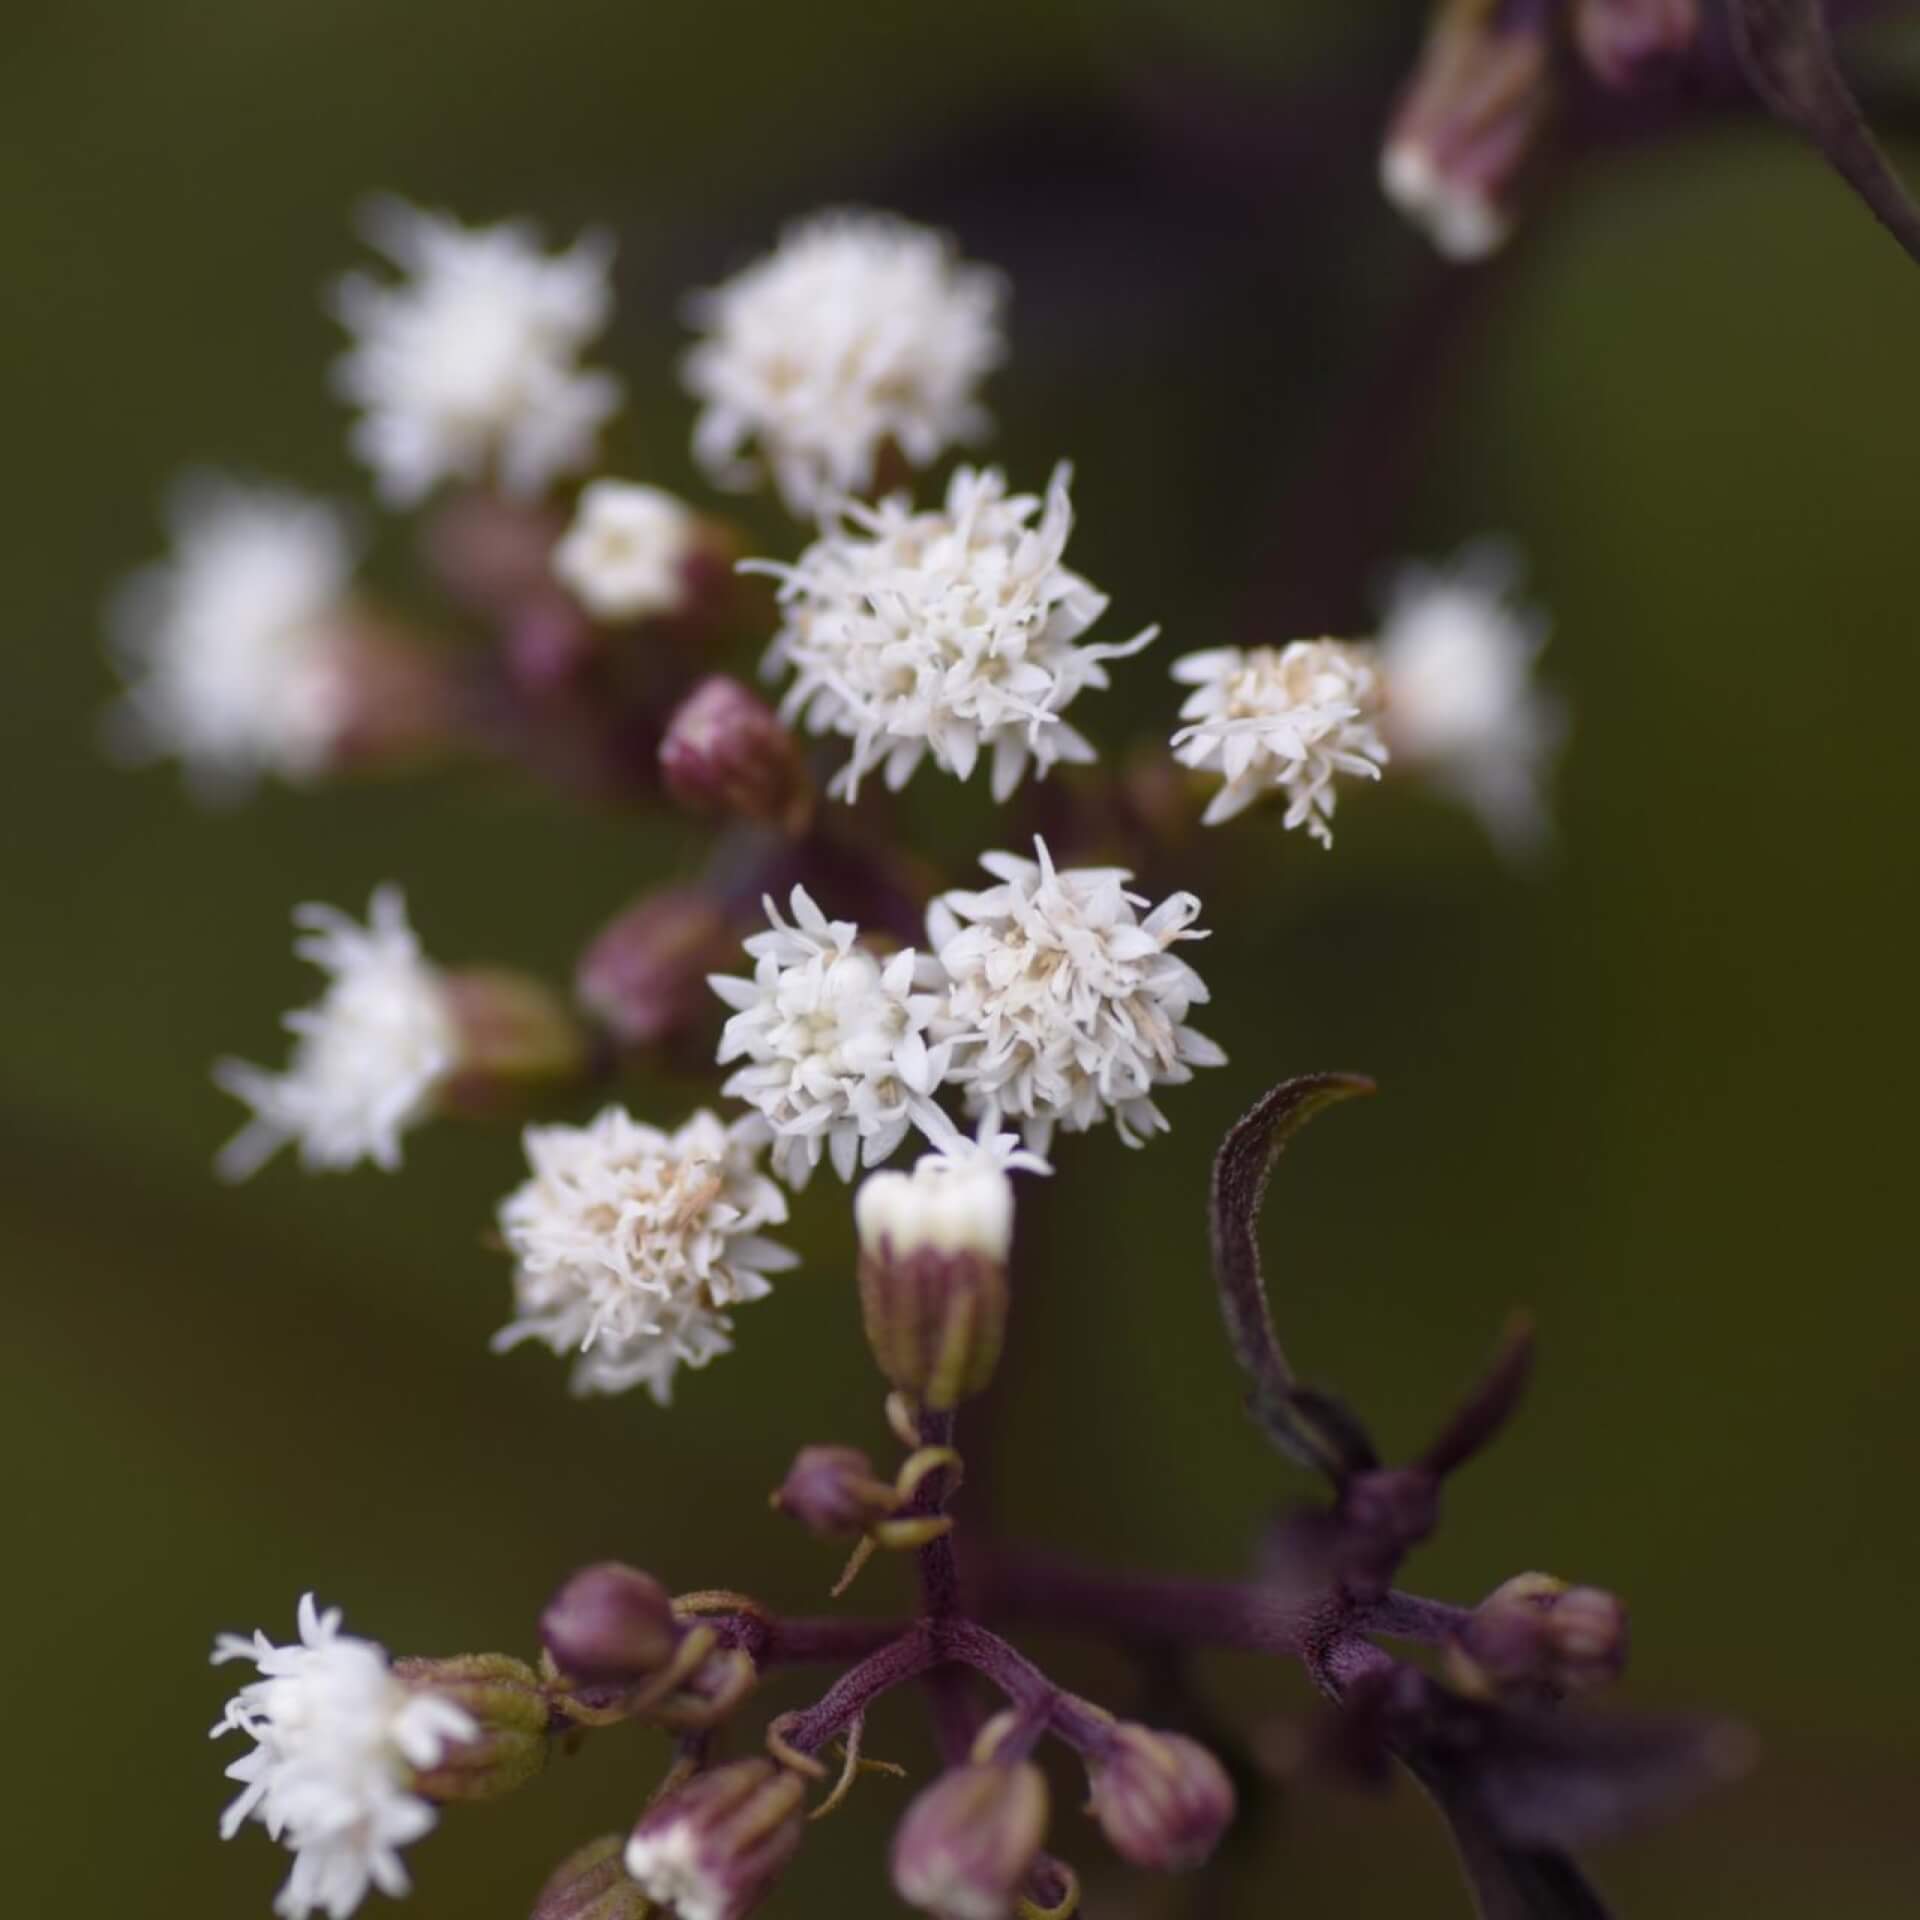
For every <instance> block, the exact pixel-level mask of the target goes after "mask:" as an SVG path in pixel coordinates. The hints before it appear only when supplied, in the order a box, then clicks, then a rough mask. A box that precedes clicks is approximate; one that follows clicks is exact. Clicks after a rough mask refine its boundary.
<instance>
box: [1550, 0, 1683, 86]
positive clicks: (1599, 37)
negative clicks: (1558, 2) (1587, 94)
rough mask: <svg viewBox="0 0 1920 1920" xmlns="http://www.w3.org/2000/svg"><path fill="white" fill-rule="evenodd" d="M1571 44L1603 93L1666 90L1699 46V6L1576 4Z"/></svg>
mask: <svg viewBox="0 0 1920 1920" xmlns="http://www.w3.org/2000/svg"><path fill="white" fill-rule="evenodd" d="M1573 38H1574V44H1575V45H1576V46H1577V47H1578V48H1579V49H1580V57H1581V59H1582V60H1584V61H1585V62H1586V63H1587V67H1588V69H1589V70H1590V71H1591V72H1592V74H1593V77H1594V78H1595V79H1596V80H1598V81H1599V82H1600V84H1601V85H1602V86H1603V87H1611V88H1613V89H1614V90H1615V91H1616V92H1619V93H1635V92H1639V91H1642V90H1644V89H1646V88H1650V87H1658V86H1664V85H1665V84H1667V83H1668V82H1669V81H1671V80H1672V79H1673V78H1674V77H1675V75H1676V74H1677V73H1678V72H1679V70H1680V69H1681V67H1682V66H1684V65H1685V63H1686V60H1687V56H1688V55H1689V54H1690V53H1692V51H1693V50H1694V48H1695V47H1696V46H1697V45H1698V44H1699V40H1700V0H1574V8H1573Z"/></svg>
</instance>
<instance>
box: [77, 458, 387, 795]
mask: <svg viewBox="0 0 1920 1920" xmlns="http://www.w3.org/2000/svg"><path fill="white" fill-rule="evenodd" d="M167 518H168V524H169V531H170V533H171V535H172V542H173V550H172V552H171V554H170V555H169V556H168V558H167V559H165V560H164V561H160V562H157V563H156V564H155V565H153V566H151V567H148V568H147V569H145V570H144V571H143V572H141V573H138V574H136V575H135V576H134V577H133V578H132V579H131V580H130V581H128V582H127V584H126V585H125V586H124V587H123V588H122V589H121V590H120V593H119V594H118V596H117V597H116V598H115V600H114V603H113V606H112V609H111V633H112V641H113V647H114V652H115V654H116V657H117V659H118V662H119V665H120V667H121V670H122V672H123V673H124V674H125V675H126V677H127V680H128V688H127V693H126V696H125V698H124V700H123V701H122V703H121V705H120V706H119V707H118V708H117V709H116V710H115V711H114V713H113V715H112V727H113V735H112V737H113V739H114V742H115V743H116V744H117V745H120V746H123V747H125V748H126V749H127V750H128V751H129V752H130V753H131V754H134V755H150V754H167V755H173V756H176V757H178V759H179V760H180V761H181V762H182V763H183V764H184V765H185V767H186V769H187V771H188V773H189V775H191V776H192V777H193V779H194V780H195V781H196V783H197V784H199V785H201V786H202V787H203V788H205V789H207V790H208V791H209V792H212V793H215V794H218V793H220V792H222V791H232V790H234V789H236V788H244V787H246V786H247V785H249V784H251V782H252V781H253V779H254V778H255V777H256V776H257V775H259V774H262V773H274V774H279V775H281V776H283V777H284V778H286V779H289V780H302V779H307V778H309V777H311V776H312V775H313V774H315V773H317V772H319V771H320V770H321V769H322V768H323V767H324V766H325V765H326V763H327V760H328V758H329V756H330V755H331V753H332V751H333V749H334V746H335V745H336V743H337V741H338V739H339V737H340V733H341V729H342V727H343V725H344V723H345V721H346V718H347V711H348V705H349V694H348V689H347V684H346V679H345V675H344V671H343V663H342V658H341V648H340V629H341V624H342V621H343V618H344V617H345V608H346V603H347V597H348V594H349V592H350V590H351V587H352V584H353V572H354V565H355V561H356V559H357V557H358V556H357V543H356V541H355V538H354V535H353V531H352V528H351V525H350V524H349V522H348V519H347V517H346V515H345V514H343V513H341V512H339V511H338V510H337V509H335V508H333V507H331V506H329V505H327V504H326V503H325V502H324V501H320V500H312V499H308V498H307V497H306V496H305V495H303V494H298V493H293V492H290V491H287V490H285V489H283V488H277V487H264V486H249V485H243V484H241V483H239V482H236V481H232V480H226V479H222V478H220V477H218V476H215V475H210V474H196V475H193V476H190V477H189V478H188V479H187V480H186V481H184V482H183V483H182V484H181V485H180V486H179V487H178V488H177V489H176V490H175V493H174V495H173V498H172V500H171V502H170V503H169V511H168V515H167Z"/></svg>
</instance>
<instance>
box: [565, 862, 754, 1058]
mask: <svg viewBox="0 0 1920 1920" xmlns="http://www.w3.org/2000/svg"><path fill="white" fill-rule="evenodd" d="M738 951H739V946H738V942H737V939H736V937H735V935H734V932H733V929H732V928H731V927H730V926H729V925H728V922H727V917H726V915H725V914H724V913H723V912H722V911H721V909H720V907H719V906H718V904H717V903H716V902H715V901H714V900H713V899H712V898H711V897H710V896H709V895H708V894H706V893H704V892H702V891H701V890H700V889H699V888H697V887H667V888H663V889H662V890H661V891H660V892H658V893H650V894H647V895H645V896H644V897H643V898H641V899H639V900H636V901H635V902H634V903H633V905H632V906H630V907H628V908H627V909H626V910H625V911H624V912H623V913H621V914H620V915H618V917H616V918H615V919H613V920H611V921H609V922H608V923H607V925H606V926H605V927H604V928H603V929H602V930H601V932H600V933H598V934H597V935H596V936H595V937H594V941H593V944H592V945H591V946H590V947H588V949H587V950H586V952H585V953H584V954H583V955H582V956H581V959H580V965H579V968H578V969H577V971H576V972H575V974H574V991H575V993H576V994H577V996H578V997H579V1001H580V1004H581V1006H583V1007H584V1008H585V1009H586V1010H587V1012H588V1013H590V1014H591V1015H593V1017H594V1018H595V1019H596V1020H598V1021H599V1022H600V1023H601V1024H602V1025H603V1026H604V1027H605V1028H606V1029H607V1031H608V1032H609V1033H610V1034H611V1035H612V1036H613V1038H614V1039H615V1040H616V1041H618V1042H619V1043H620V1045H621V1046H623V1047H650V1046H657V1045H659V1044H660V1043H662V1042H664V1041H666V1040H669V1039H671V1038H673V1037H674V1036H675V1035H676V1034H680V1033H683V1032H684V1031H685V1030H686V1029H687V1028H688V1027H689V1026H690V1025H692V1024H695V1023H697V1022H698V1020H699V1019H700V1018H701V1017H702V1016H703V1015H705V1014H706V1012H707V1010H708V1009H709V1007H710V1006H711V1005H712V1001H713V996H712V993H711V991H710V990H709V988H708V986H707V975H708V974H710V973H712V972H714V971H716V970H717V969H720V968H723V967H725V966H726V965H727V964H728V963H729V962H730V961H731V960H732V958H733V956H734V955H735V954H736V953H737V952H738ZM710 1045H711V1042H709V1046H710Z"/></svg>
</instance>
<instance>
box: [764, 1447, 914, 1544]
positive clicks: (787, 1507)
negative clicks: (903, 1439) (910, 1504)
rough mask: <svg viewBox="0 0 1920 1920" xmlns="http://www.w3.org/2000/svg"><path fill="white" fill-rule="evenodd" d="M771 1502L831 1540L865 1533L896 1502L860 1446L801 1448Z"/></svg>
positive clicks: (892, 1507) (804, 1525)
mask: <svg viewBox="0 0 1920 1920" xmlns="http://www.w3.org/2000/svg"><path fill="white" fill-rule="evenodd" d="M773 1504H774V1505H775V1506H776V1507H778V1508H779V1509H780V1511H781V1512H782V1513H790V1514H792V1515H793V1517H794V1518H795V1519H796V1520H798V1521H799V1522H800V1524H801V1525H802V1526H803V1527H805V1528H806V1529H807V1530H808V1531H809V1532H810V1533H817V1534H819V1535H820V1536H821V1537H822V1538H823V1539H833V1538H835V1537H840V1538H850V1537H851V1536H852V1535H854V1534H859V1533H865V1532H866V1530H867V1529H868V1528H869V1527H870V1526H872V1525H873V1523H874V1522H875V1521H876V1520H884V1519H885V1518H886V1517H887V1515H888V1514H890V1513H891V1512H893V1510H894V1509H895V1507H897V1506H898V1505H899V1504H900V1501H899V1496H898V1495H897V1494H896V1493H895V1492H894V1490H893V1488H892V1487H890V1486H889V1485H888V1484H887V1483H886V1482H885V1481H884V1480H881V1479H878V1478H877V1477H876V1476H875V1474H874V1471H873V1462H872V1461H871V1460H869V1459H868V1458H867V1456H866V1455H865V1454H864V1453H862V1452H861V1451H860V1449H859V1448H858V1447H802V1448H801V1449H800V1451H799V1452H798V1453H797V1454H795V1455H794V1458H793V1465H792V1466H791V1467H789V1468H788V1469H787V1477H786V1479H785V1480H783V1481H782V1482H781V1483H780V1490H779V1492H778V1493H776V1494H775V1495H774V1496H773Z"/></svg>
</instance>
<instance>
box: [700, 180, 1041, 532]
mask: <svg viewBox="0 0 1920 1920" xmlns="http://www.w3.org/2000/svg"><path fill="white" fill-rule="evenodd" d="M1004 302H1005V288H1004V286H1003V283H1002V281H1001V279H1000V276H999V275H998V274H996V273H994V272H992V271H991V270H990V269H988V268H985V267H978V266H969V265H965V264H963V263H962V262H961V261H960V259H959V258H958V256H957V254H956V252H955V250H954V245H953V242H952V241H951V240H950V239H948V238H947V237H946V236H945V235H944V234H939V233H933V232H929V231H928V230H927V229H926V228H924V227H917V226H914V225H912V224H911V223H910V222H908V221H905V220H901V219H898V218H896V217H894V216H892V215H888V214H879V213H861V212H851V211H841V212H835V213H823V214H817V215H815V216H814V217H813V218H812V219H809V220H805V221H802V222H800V223H798V224H797V225H794V226H791V227H789V228H788V229H787V230H786V232H785V233H783V234H782V235H781V238H780V244H779V246H778V247H777V248H776V249H775V250H774V251H773V252H772V253H771V254H769V255H767V256H766V257H765V258H764V259H761V260H758V261H756V262H755V263H754V264H753V265H752V266H750V267H748V268H746V269H745V270H744V271H743V272H741V273H739V274H736V275H735V276H734V277H733V278H732V279H731V280H728V281H726V282H725V283H724V284H723V285H721V286H718V287H714V288H711V289H710V290H708V291H706V292H704V293H700V294H696V295H695V296H694V299H693V301H692V303H691V309H690V311H691V316H692V320H693V323H694V325H695V326H696V327H698V328H699V329H700V330H701V332H702V333H703V334H704V336H705V337H704V338H703V339H702V340H700V341H699V342H698V343H697V344H696V345H695V346H694V347H693V348H692V349H691V350H690V351H689V353H688V354H687V357H686V362H685V376H686V382H687V385H688V387H689V389H690V390H691V391H692V393H693V395H694V397H695V398H696V399H698V400H699V401H700V402H701V403H702V412H701V415H700V419H699V422H698V424H697V425H696V427H695V429H694V440H693V450H694V454H695V457H696V458H697V459H698V460H699V461H700V463H701V465H702V466H703V467H705V468H706V469H707V471H708V472H709V473H710V474H712V475H713V477H714V478H715V480H716V481H718V482H719V483H720V484H723V485H727V486H736V487H737V486H747V485H751V484H753V483H754V482H755V481H756V480H757V479H758V478H759V473H760V467H759V464H758V463H756V462H755V461H753V460H751V459H749V458H747V457H746V452H747V449H748V448H749V447H750V446H751V447H754V448H756V449H757V451H758V454H759V456H760V459H761V460H762V461H764V462H765V464H766V465H767V466H768V467H770V468H771V469H772V471H773V477H774V480H775V482H776V483H777V484H778V486H779V488H780V491H781V493H782V495H783V496H784V497H785V499H786V502H787V505H788V506H789V507H790V508H791V509H792V510H793V511H794V512H795V513H798V514H812V513H816V512H818V511H819V510H821V509H822V508H824V507H826V506H828V505H830V504H832V503H833V501H834V500H835V499H836V498H837V497H838V496H840V495H843V494H849V493H860V492H864V491H866V490H867V489H868V488H870V487H871V486H872V484H873V480H874V465H875V461H876V459H877V458H878V456H879V453H880V450H881V448H882V447H883V446H884V445H886V444H888V443H889V442H890V443H891V444H892V445H893V446H895V447H897V448H898V449H899V451H900V453H901V454H902V455H903V456H904V457H905V458H906V459H907V460H909V461H910V462H912V464H913V465H915V466H921V467H924V466H926V465H927V464H928V463H929V462H931V461H933V460H936V459H937V458H939V456H940V455H941V453H943V452H944V451H945V450H946V449H947V448H948V447H949V446H951V445H953V444H954V443H955V442H956V441H967V440H973V439H977V438H978V437H979V436H980V435H981V434H982V433H983V432H984V431H985V429H986V425H987V417H986V414H985V413H984V412H983V410H982V409H981V407H980V405H979V402H978V400H977V399H976V397H975V396H976V390H977V389H978V387H979V385H980V382H981V380H982V379H983V378H984V376H985V375H986V374H988V373H989V372H991V371H992V369H993V368H995V367H996V366H998V365H999V364H1000V362H1001V361H1002V360H1003V359H1004V358H1005V355H1006V347H1005V342H1004V339H1003V338H1002V331H1001V309H1002V306H1003V305H1004Z"/></svg>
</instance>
